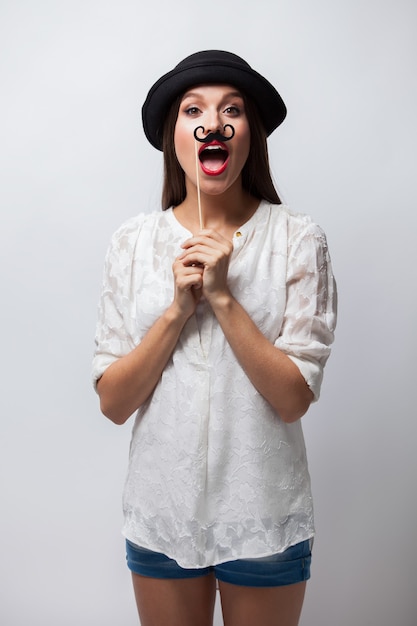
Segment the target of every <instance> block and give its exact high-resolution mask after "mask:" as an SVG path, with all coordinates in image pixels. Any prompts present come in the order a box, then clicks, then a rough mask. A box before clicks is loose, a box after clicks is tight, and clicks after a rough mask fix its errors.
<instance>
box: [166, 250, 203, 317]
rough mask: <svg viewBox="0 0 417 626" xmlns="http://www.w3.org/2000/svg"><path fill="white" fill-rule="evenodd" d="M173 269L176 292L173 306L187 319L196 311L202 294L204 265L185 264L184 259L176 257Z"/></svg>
mask: <svg viewBox="0 0 417 626" xmlns="http://www.w3.org/2000/svg"><path fill="white" fill-rule="evenodd" d="M172 270H173V273H174V280H175V294H174V301H173V303H172V306H174V307H176V308H177V310H178V313H179V314H180V315H183V316H184V317H185V318H186V319H188V318H189V317H191V315H192V314H193V313H194V311H195V309H196V306H197V304H198V301H199V300H200V298H201V295H202V287H203V267H201V266H200V265H195V264H192V265H185V264H184V261H183V260H181V259H179V258H177V259H175V261H174V263H173V265H172Z"/></svg>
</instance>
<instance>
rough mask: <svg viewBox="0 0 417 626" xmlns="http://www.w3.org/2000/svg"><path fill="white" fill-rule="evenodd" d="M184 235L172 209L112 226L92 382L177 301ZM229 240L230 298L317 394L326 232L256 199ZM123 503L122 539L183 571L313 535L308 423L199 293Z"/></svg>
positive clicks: (149, 407)
mask: <svg viewBox="0 0 417 626" xmlns="http://www.w3.org/2000/svg"><path fill="white" fill-rule="evenodd" d="M190 235H191V234H190V232H189V231H188V230H186V229H185V228H184V227H183V226H182V225H181V224H180V223H179V222H178V221H177V219H176V217H175V214H174V212H173V210H172V209H168V210H167V211H158V212H153V213H148V214H140V215H138V216H137V217H134V218H133V219H130V220H129V221H127V222H126V223H125V224H124V225H123V226H121V228H119V230H118V231H117V232H116V233H115V235H114V237H113V240H112V243H111V245H110V248H109V251H108V253H107V257H106V263H105V271H104V284H103V291H102V297H101V301H100V305H99V320H98V325H97V333H96V344H97V350H96V353H95V358H94V363H93V379H94V381H97V380H98V379H99V378H100V376H101V375H102V374H103V372H104V371H105V369H106V368H107V367H108V366H109V365H110V364H111V363H112V362H113V361H115V360H116V359H118V358H120V357H121V356H123V355H125V354H127V353H128V352H130V351H131V350H132V349H133V348H134V347H135V346H136V345H138V344H139V343H140V341H141V340H142V338H143V337H144V335H145V334H146V332H147V330H148V329H149V328H150V327H151V326H152V324H153V323H154V322H155V321H156V320H157V319H158V317H159V316H160V315H161V314H162V313H163V312H164V311H165V310H166V309H167V307H168V306H169V304H170V303H171V301H172V298H173V293H174V284H173V274H172V263H173V261H174V258H175V257H176V256H178V254H180V252H181V248H180V245H181V243H182V242H183V241H184V240H185V239H187V238H188V237H190ZM233 245H234V250H233V253H232V258H231V261H230V266H229V274H228V280H229V286H230V289H231V291H232V293H233V295H234V296H235V297H236V299H237V300H238V301H239V302H240V304H241V305H242V306H243V307H244V308H245V310H246V311H247V312H248V314H249V315H250V316H251V318H252V319H253V320H254V322H255V323H256V324H257V326H258V327H259V328H260V330H261V331H262V332H263V333H264V335H265V336H266V337H267V338H268V339H269V340H270V341H271V342H272V343H273V344H274V345H275V346H276V347H277V348H279V349H280V350H282V351H283V352H285V353H286V354H287V355H288V356H289V357H290V358H291V359H292V360H293V361H294V363H296V365H297V366H298V367H299V369H300V371H301V373H302V375H303V376H304V378H305V380H306V381H307V384H308V385H309V387H310V388H311V390H312V391H313V393H314V396H315V399H317V398H318V396H319V391H320V385H321V381H322V375H323V367H324V365H325V363H326V360H327V358H328V356H329V352H330V349H329V346H330V344H331V343H332V341H333V331H334V327H335V321H336V289H335V283H334V278H333V274H332V270H331V265H330V258H329V254H328V250H327V244H326V238H325V235H324V234H323V232H322V230H321V229H320V228H319V227H318V226H317V225H316V224H314V223H313V222H312V220H311V219H310V218H309V217H307V216H304V215H295V214H293V213H291V212H290V211H289V209H288V208H287V207H285V206H283V205H270V204H268V203H267V202H261V204H260V206H259V208H258V210H257V211H256V213H255V214H254V215H253V216H252V218H251V219H250V220H249V221H248V222H246V223H245V224H244V225H243V226H242V227H241V228H240V229H239V231H238V232H236V233H235V236H234V239H233ZM123 507H124V519H125V522H124V528H123V534H124V535H125V537H126V538H127V539H129V540H130V541H132V542H134V543H136V544H138V545H140V546H143V547H145V548H148V549H151V550H155V551H158V552H163V553H165V554H167V555H168V556H170V557H171V558H174V559H175V560H176V561H177V562H178V563H179V565H181V566H182V567H186V568H190V567H194V568H199V567H206V566H208V565H215V564H218V563H221V562H224V561H228V560H233V559H238V558H251V557H261V556H266V555H270V554H273V553H276V552H281V551H283V550H285V549H286V548H287V547H289V546H291V545H294V544H296V543H298V542H300V541H303V540H305V539H308V538H310V537H312V536H313V534H314V525H313V509H312V498H311V490H310V478H309V473H308V468H307V460H306V452H305V445H304V438H303V433H302V426H301V421H300V420H298V421H297V422H295V423H292V424H286V423H284V422H283V421H282V420H281V419H280V417H279V415H277V414H276V413H275V412H274V410H273V408H272V407H271V405H270V404H269V403H268V402H267V401H266V400H265V399H264V398H263V396H261V395H260V394H259V392H258V391H257V390H256V389H255V388H254V386H253V385H252V383H251V381H250V380H249V379H248V377H247V376H246V374H245V372H244V371H243V369H242V368H241V366H240V365H239V363H238V362H237V360H236V358H235V357H234V354H233V352H232V350H231V348H230V346H229V344H228V342H227V341H226V339H225V337H224V335H223V332H222V330H221V327H220V326H219V324H218V322H217V320H216V318H215V316H214V315H213V313H212V311H211V309H210V307H209V306H208V305H207V302H205V301H202V302H200V303H199V305H198V311H197V312H196V315H193V316H192V317H191V318H190V319H189V320H188V322H187V323H186V325H185V327H184V329H183V331H182V333H181V336H180V338H179V341H178V343H177V346H176V348H175V350H174V352H173V354H172V356H171V358H170V360H169V362H168V364H167V366H166V367H165V370H164V372H163V374H162V376H161V379H160V381H159V383H158V384H157V386H156V388H155V390H154V392H153V393H152V395H151V397H150V398H149V399H148V400H147V401H146V402H145V403H144V404H143V405H142V406H141V407H140V408H139V410H138V412H137V415H136V419H135V423H134V426H133V432H132V439H131V446H130V458H129V467H128V474H127V479H126V484H125V489H124V497H123Z"/></svg>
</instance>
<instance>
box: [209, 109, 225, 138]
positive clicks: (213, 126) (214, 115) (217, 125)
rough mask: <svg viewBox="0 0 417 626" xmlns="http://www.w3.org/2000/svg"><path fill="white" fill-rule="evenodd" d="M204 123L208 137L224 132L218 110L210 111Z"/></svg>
mask: <svg viewBox="0 0 417 626" xmlns="http://www.w3.org/2000/svg"><path fill="white" fill-rule="evenodd" d="M204 122H205V125H204V131H205V133H206V134H207V135H208V134H209V133H215V132H218V131H222V130H223V124H222V120H221V117H220V114H219V111H218V110H217V109H216V110H211V111H208V112H207V116H206V119H205V120H204Z"/></svg>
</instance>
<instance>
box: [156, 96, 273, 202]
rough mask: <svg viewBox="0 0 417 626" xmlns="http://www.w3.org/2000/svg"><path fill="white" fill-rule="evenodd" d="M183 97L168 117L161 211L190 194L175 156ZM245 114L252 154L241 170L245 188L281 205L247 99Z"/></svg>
mask: <svg viewBox="0 0 417 626" xmlns="http://www.w3.org/2000/svg"><path fill="white" fill-rule="evenodd" d="M181 100H182V95H181V96H178V97H177V98H176V99H175V100H174V102H173V103H172V105H171V107H170V109H169V111H168V114H167V116H166V118H165V123H164V129H163V141H162V149H163V152H164V182H163V187H162V209H163V210H165V209H168V208H169V207H171V206H177V205H178V204H181V202H183V201H184V200H185V196H186V195H187V191H186V187H185V175H184V172H183V170H182V168H181V166H180V164H179V162H178V159H177V155H176V154H175V146H174V132H175V124H176V121H177V117H178V111H179V108H180V104H181ZM244 101H245V112H246V116H247V118H248V122H249V129H250V149H249V155H248V158H247V160H246V163H245V165H244V166H243V170H242V187H243V189H245V190H246V191H247V192H249V193H250V194H251V195H252V196H254V197H255V198H258V199H259V200H266V201H267V202H271V203H272V204H281V199H280V197H279V196H278V193H277V191H276V189H275V186H274V183H273V181H272V177H271V171H270V168H269V158H268V147H267V143H266V133H265V129H264V127H263V124H262V121H261V118H260V116H259V113H258V110H257V108H256V106H255V104H254V103H253V102H252V101H251V100H250V99H249V98H248V97H246V96H244Z"/></svg>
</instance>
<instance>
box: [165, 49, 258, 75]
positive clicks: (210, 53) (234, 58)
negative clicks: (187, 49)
mask: <svg viewBox="0 0 417 626" xmlns="http://www.w3.org/2000/svg"><path fill="white" fill-rule="evenodd" d="M205 65H222V66H225V65H226V66H229V67H236V68H242V69H249V70H250V69H251V67H250V65H249V63H247V62H246V61H245V60H244V59H242V58H241V57H239V56H238V55H237V54H233V52H226V51H224V50H203V51H202V52H195V53H194V54H190V56H188V57H185V59H183V60H182V61H180V63H178V65H176V66H175V70H185V69H188V68H190V67H202V66H205Z"/></svg>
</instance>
